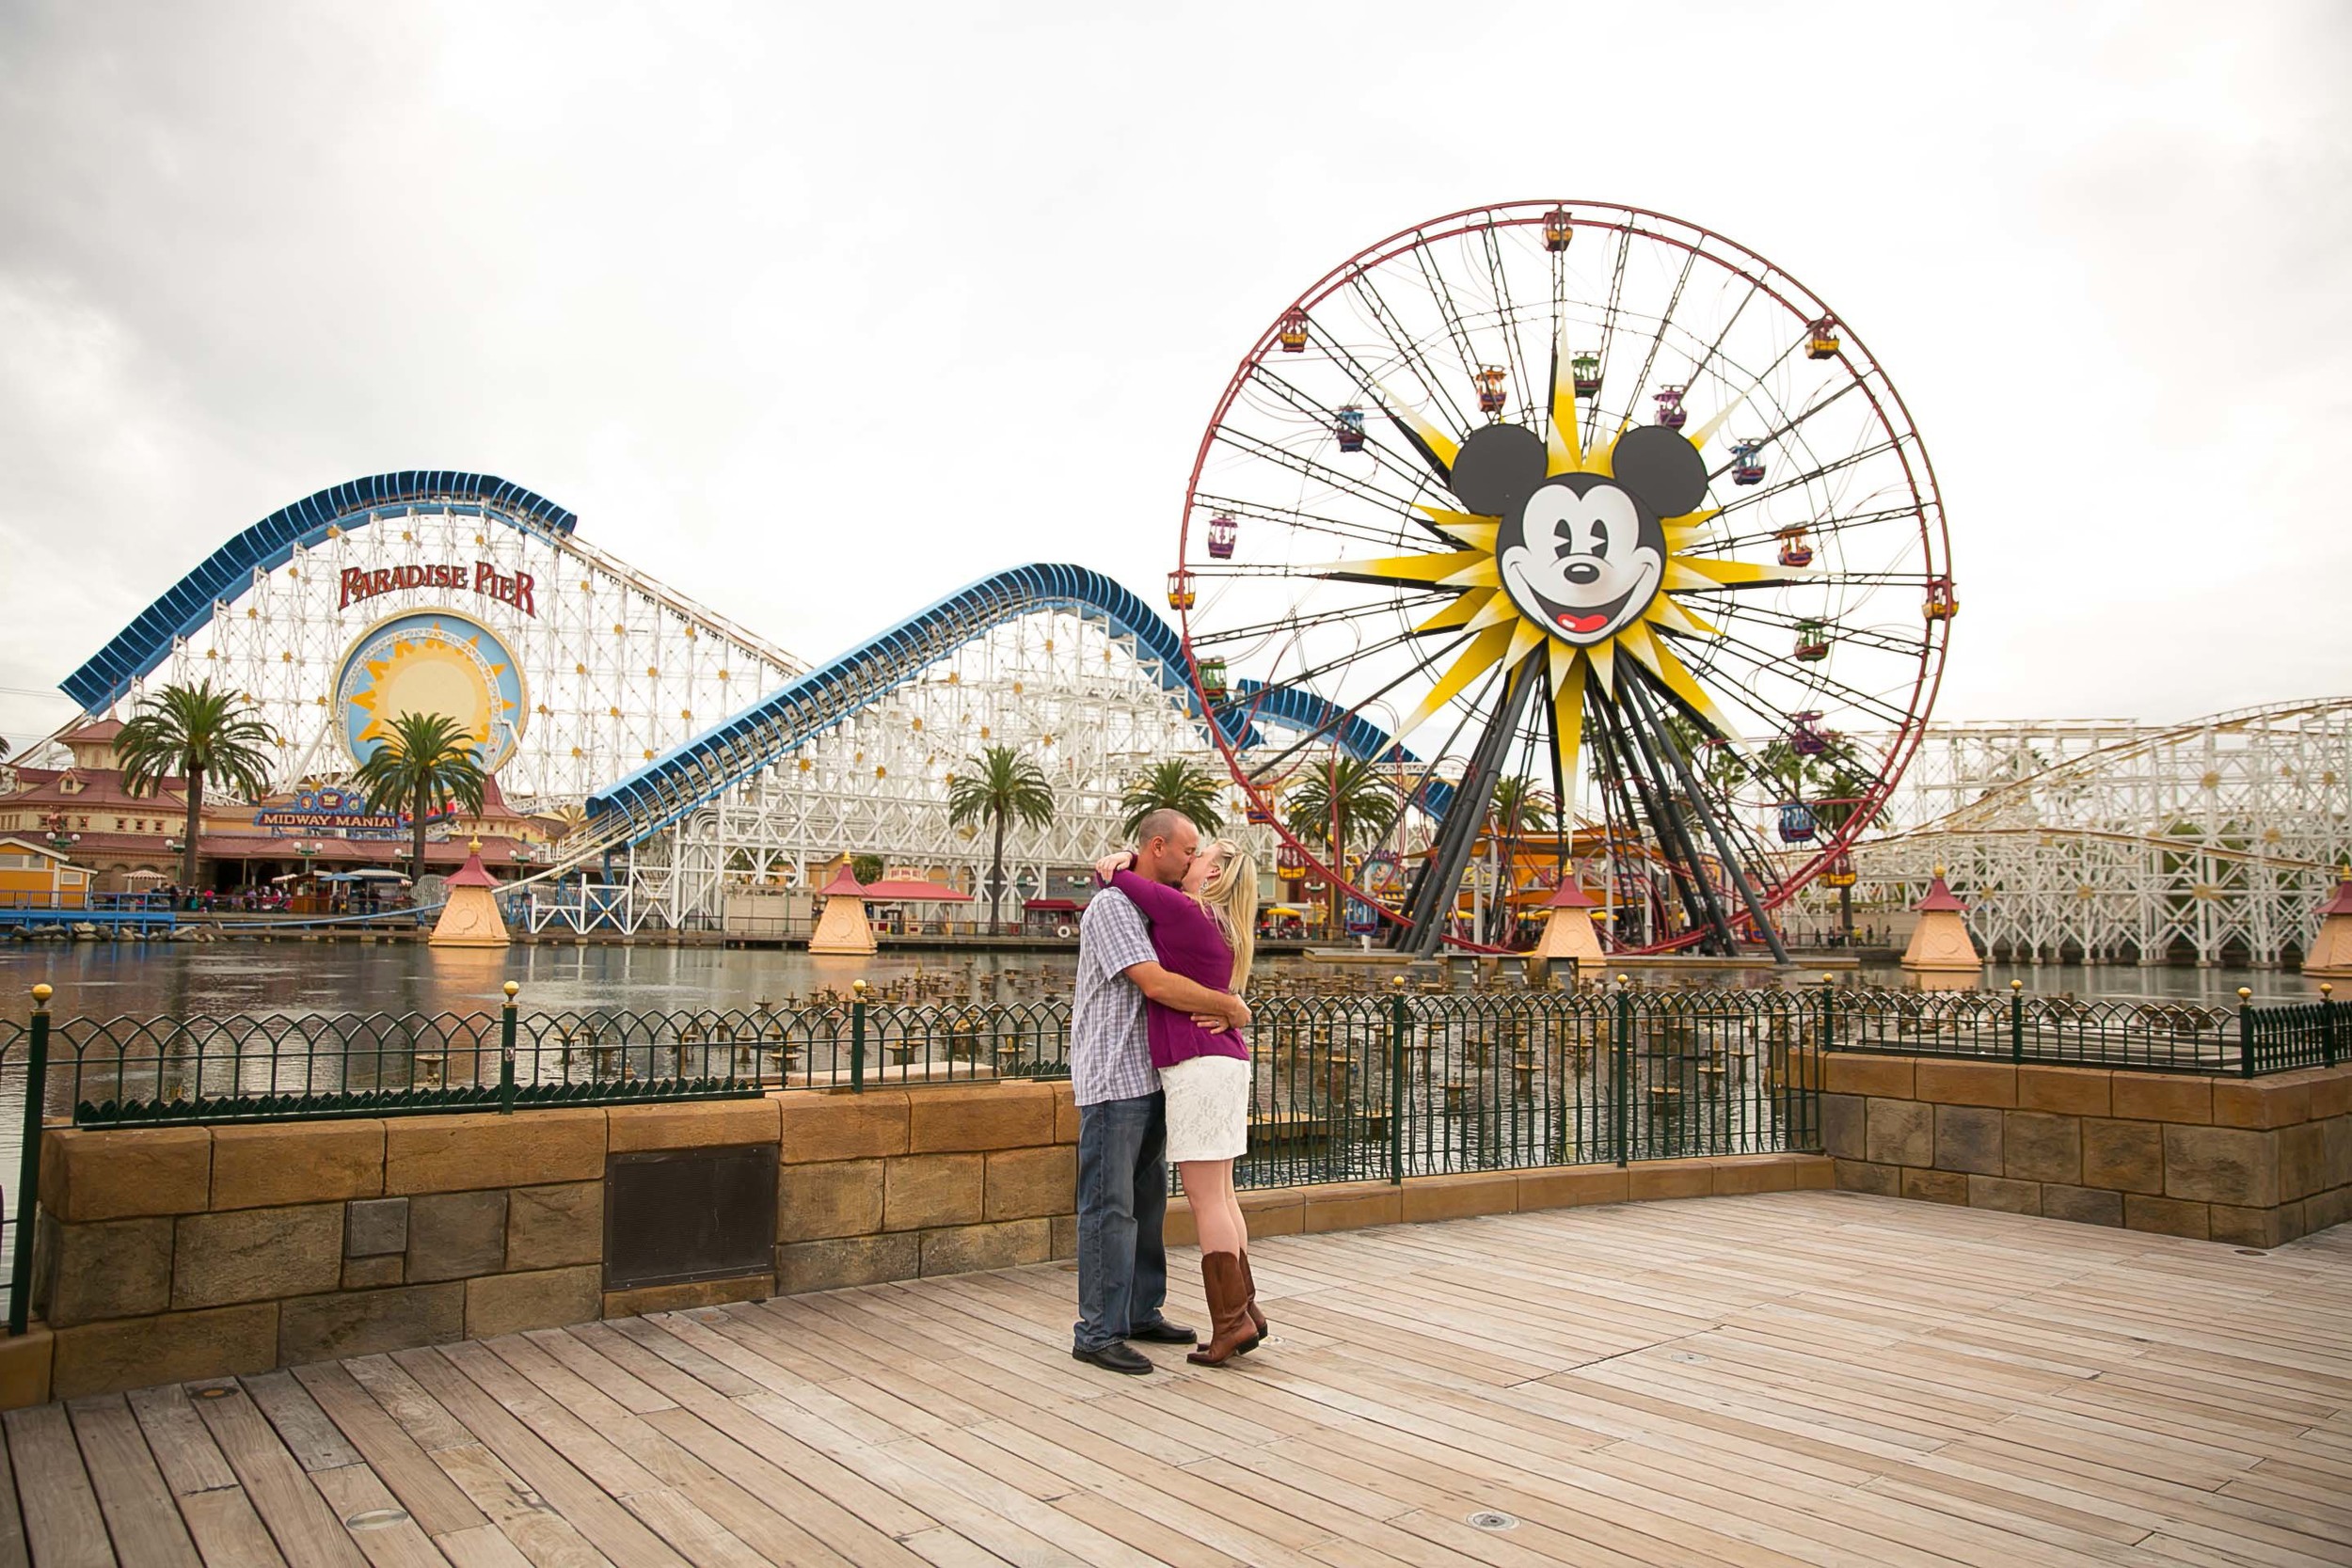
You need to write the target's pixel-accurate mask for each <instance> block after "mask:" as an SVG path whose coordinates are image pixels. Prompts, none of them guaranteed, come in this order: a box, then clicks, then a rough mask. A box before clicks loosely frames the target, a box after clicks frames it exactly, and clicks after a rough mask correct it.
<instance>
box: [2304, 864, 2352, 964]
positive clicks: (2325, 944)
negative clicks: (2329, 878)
mask: <svg viewBox="0 0 2352 1568" xmlns="http://www.w3.org/2000/svg"><path fill="white" fill-rule="evenodd" d="M2303 973H2304V974H2309V975H2311V976H2312V977H2313V978H2314V979H2320V980H2352V865H2347V866H2345V867H2344V875H2343V876H2342V877H2341V878H2339V879H2337V881H2336V895H2335V896H2334V897H2333V898H2330V899H2328V902H2326V903H2325V904H2322V905H2321V906H2320V907H2319V935H2318V936H2317V937H2316V938H2314V939H2312V950H2311V951H2310V952H2309V953H2306V954H2304V955H2303Z"/></svg>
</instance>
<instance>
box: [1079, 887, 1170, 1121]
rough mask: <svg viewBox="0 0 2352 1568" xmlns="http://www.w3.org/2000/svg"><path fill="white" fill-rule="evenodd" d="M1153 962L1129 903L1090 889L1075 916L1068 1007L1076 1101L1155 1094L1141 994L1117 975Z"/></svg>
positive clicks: (1148, 938) (1148, 935)
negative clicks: (1074, 976)
mask: <svg viewBox="0 0 2352 1568" xmlns="http://www.w3.org/2000/svg"><path fill="white" fill-rule="evenodd" d="M1158 961H1159V955H1157V954H1156V953H1154V952H1152V929H1151V927H1149V926H1148V925H1146V924H1145V923H1144V918H1143V913H1142V911H1139V910H1137V909H1136V906H1135V903H1134V901H1133V900H1131V899H1129V898H1128V896H1127V895H1125V894H1123V893H1120V891H1119V890H1118V889H1116V888H1104V890H1103V891H1102V892H1100V893H1098V894H1096V895H1094V897H1093V900H1092V901H1091V902H1089V904H1088V905H1087V907H1086V913H1084V914H1083V915H1081V916H1079V917H1078V988H1077V993H1076V995H1075V996H1074V997H1073V999H1072V1001H1071V1005H1070V1082H1071V1088H1072V1090H1073V1094H1074V1097H1075V1099H1076V1100H1077V1102H1078V1103H1079V1104H1081V1105H1094V1104H1099V1103H1100V1102H1102V1101H1105V1100H1134V1099H1137V1098H1139V1097H1140V1096H1143V1095H1147V1094H1154V1093H1157V1092H1158V1090H1159V1086H1160V1075H1159V1073H1158V1072H1157V1071H1155V1070H1154V1069H1152V1036H1151V1032H1150V1030H1149V1028H1148V1027H1147V1026H1146V1024H1145V1022H1144V1013H1143V992H1141V991H1139V990H1136V983H1135V982H1134V981H1133V980H1130V979H1128V978H1127V976H1126V974H1125V973H1124V972H1125V971H1126V970H1128V969H1130V968H1132V967H1133V966H1135V965H1136V964H1148V963H1157V962H1158Z"/></svg>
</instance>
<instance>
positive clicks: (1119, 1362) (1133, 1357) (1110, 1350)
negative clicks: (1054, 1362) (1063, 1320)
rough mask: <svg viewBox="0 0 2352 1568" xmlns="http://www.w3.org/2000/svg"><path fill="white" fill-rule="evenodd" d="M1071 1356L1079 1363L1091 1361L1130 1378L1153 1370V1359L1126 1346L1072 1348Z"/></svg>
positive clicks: (1108, 1370) (1104, 1368) (1107, 1370)
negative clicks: (1093, 1348)
mask: <svg viewBox="0 0 2352 1568" xmlns="http://www.w3.org/2000/svg"><path fill="white" fill-rule="evenodd" d="M1070 1354H1071V1356H1072V1358H1073V1359H1074V1360H1078V1361H1091V1362H1093V1363H1094V1364H1095V1365H1096V1366H1098V1367H1100V1368H1102V1369H1103V1370H1104V1371H1106V1372H1125V1373H1126V1374H1127V1375H1128V1376H1129V1377H1141V1376H1142V1375H1143V1374H1144V1373H1145V1372H1148V1371H1150V1370H1152V1359H1151V1357H1149V1356H1147V1355H1144V1354H1141V1353H1139V1352H1136V1351H1131V1350H1129V1349H1128V1348H1127V1347H1126V1346H1124V1345H1104V1347H1103V1348H1102V1349H1101V1350H1079V1349H1078V1348H1076V1347H1075V1346H1073V1347H1072V1348H1071V1352H1070Z"/></svg>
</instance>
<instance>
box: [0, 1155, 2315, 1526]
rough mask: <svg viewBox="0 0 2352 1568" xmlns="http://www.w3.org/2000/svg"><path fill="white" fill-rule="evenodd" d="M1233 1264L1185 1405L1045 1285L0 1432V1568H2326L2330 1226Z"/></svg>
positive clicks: (1887, 1207) (1186, 1289) (900, 1293)
mask: <svg viewBox="0 0 2352 1568" xmlns="http://www.w3.org/2000/svg"><path fill="white" fill-rule="evenodd" d="M1255 1257H1256V1267H1257V1275H1258V1279H1259V1284H1260V1288H1261V1290H1262V1291H1263V1299H1264V1305H1265V1306H1266V1307H1267V1309H1268V1311H1269V1312H1270V1314H1271V1315H1272V1317H1273V1320H1274V1323H1275V1325H1276V1332H1277V1335H1278V1336H1279V1338H1277V1339H1276V1340H1275V1341H1274V1342H1272V1343H1269V1344H1268V1345H1266V1346H1265V1347H1263V1349H1261V1350H1260V1351H1259V1352H1258V1353H1257V1354H1255V1355H1253V1356H1251V1357H1249V1358H1248V1361H1247V1362H1246V1363H1244V1364H1243V1365H1242V1366H1241V1367H1240V1368H1239V1369H1238V1370H1200V1369H1194V1368H1188V1367H1185V1366H1184V1362H1183V1360H1182V1358H1181V1355H1180V1354H1178V1353H1176V1352H1174V1351H1170V1350H1167V1349H1165V1348H1155V1355H1154V1358H1155V1359H1156V1360H1157V1361H1158V1362H1159V1364H1160V1370H1159V1371H1158V1372H1157V1373H1155V1374H1154V1375H1152V1376H1150V1377H1147V1378H1120V1377H1113V1376H1110V1375H1108V1374H1104V1373H1098V1372H1095V1371H1093V1370H1090V1369H1088V1368H1085V1367H1082V1366H1080V1365H1078V1364H1077V1363H1075V1362H1073V1361H1072V1360H1071V1359H1070V1356H1069V1354H1068V1345H1069V1320H1070V1316H1071V1301H1072V1296H1073V1282H1072V1279H1071V1274H1070V1269H1069V1266H1068V1265H1047V1266H1042V1267H1039V1268H1032V1269H1022V1270H1017V1271H1013V1272H1009V1273H1004V1274H994V1275H966V1276H962V1277H960V1278H948V1279H933V1280H926V1281H923V1282H921V1283H919V1284H914V1285H903V1286H880V1287H873V1288H869V1289H866V1290H858V1291H841V1292H837V1293H834V1294H831V1295H824V1296H804V1297H798V1298H790V1299H784V1300H779V1301H775V1302H771V1303H768V1304H765V1305H761V1306H744V1307H725V1308H711V1309H704V1310H699V1311H693V1312H686V1313H680V1314H675V1315H670V1316H663V1317H655V1318H646V1319H632V1320H628V1321H624V1322H617V1323H594V1324H586V1325H582V1326H580V1327H578V1328H573V1329H568V1330H561V1331H549V1332H545V1333H538V1334H530V1335H522V1336H517V1337H514V1338H504V1339H494V1340H489V1341H486V1342H483V1343H470V1344H459V1345H451V1346H447V1347H444V1348H442V1349H437V1350H426V1351H413V1352H405V1353H402V1354H396V1355H390V1356H368V1357H362V1358H358V1359H355V1360H351V1361H347V1362H342V1363H327V1364H323V1365H319V1366H314V1367H305V1368H301V1369H298V1370H294V1371H293V1372H278V1373H273V1374H270V1375H269V1376H266V1377H255V1378H247V1379H245V1380H244V1381H243V1382H242V1383H230V1384H190V1385H184V1386H174V1387H167V1388H161V1389H154V1390H151V1391H148V1392H145V1393H141V1394H135V1395H132V1396H131V1397H129V1398H128V1399H127V1400H126V1399H121V1398H108V1399H97V1400H88V1401H83V1402H76V1403H74V1404H72V1406H70V1407H67V1406H57V1405H51V1406H48V1407H45V1408H42V1409H39V1410H29V1411H16V1412H12V1413H10V1414H9V1415H8V1418H7V1420H6V1431H7V1437H8V1445H7V1447H8V1457H9V1460H10V1461H11V1463H12V1466H13V1477H14V1484H13V1486H0V1497H6V1498H8V1504H7V1509H6V1517H5V1518H4V1519H0V1562H23V1561H24V1560H26V1547H27V1542H28V1541H29V1545H30V1559H31V1560H32V1561H33V1562H35V1563H37V1564H40V1565H41V1568H50V1565H53V1564H69V1563H70V1564H82V1563H88V1564H106V1563H112V1562H116V1561H120V1562H122V1563H124V1564H129V1565H133V1568H167V1565H180V1564H194V1563H198V1562H199V1561H200V1562H202V1563H206V1564H227V1563H240V1564H242V1563H277V1562H280V1561H283V1562H287V1563H291V1564H294V1568H318V1565H330V1568H331V1565H349V1568H362V1565H364V1564H374V1565H377V1568H394V1565H407V1564H418V1565H431V1564H441V1563H449V1564H454V1565H457V1568H493V1565H496V1568H518V1565H521V1564H526V1563H531V1564H539V1565H542V1568H556V1565H566V1568H568V1565H572V1564H596V1563H604V1562H612V1563H615V1564H622V1565H626V1568H634V1565H637V1564H679V1563H691V1564H696V1565H704V1564H714V1565H715V1564H746V1565H753V1564H762V1563H775V1564H793V1565H799V1564H814V1563H841V1562H855V1563H901V1564H913V1563H917V1562H930V1563H937V1564H943V1565H963V1564H989V1563H996V1562H999V1561H1003V1562H1010V1563H1054V1564H1072V1565H1084V1568H1100V1565H1110V1564H1123V1563H1150V1562H1171V1563H1184V1564H1195V1563H1200V1564H1211V1563H1243V1564H1251V1565H1268V1564H1295V1565H1301V1568H1307V1565H1311V1568H1339V1565H1346V1568H1354V1565H1358V1564H1388V1563H1417V1564H1429V1565H1438V1564H1448V1565H1450V1564H1459V1563H1488V1564H1494V1565H1496V1568H1518V1565H1522V1564H1534V1563H1548V1562H1574V1563H1579V1564H1623V1563H1646V1564H1653V1565H1657V1568H1679V1565H1682V1564H1688V1563H1699V1562H1731V1563H1741V1564H1783V1563H1798V1562H1802V1563H1820V1564H1838V1565H1843V1568H1884V1565H1892V1564H1908V1565H1920V1568H1934V1565H1941V1564H1946V1563H1951V1562H1966V1563H1980V1564H1986V1565H1988V1568H1995V1565H1997V1568H2015V1565H2025V1568H2039V1565H2044V1564H2058V1563H2089V1562H2101V1563H2112V1562H2125V1563H2146V1564H2181V1563H2204V1564H2223V1565H2226V1564H2244V1563H2282V1564H2293V1565H2307V1564H2320V1563H2347V1562H2352V1227H2342V1228H2340V1229H2338V1230H2337V1231H2334V1232H2330V1233H2328V1234H2326V1235H2323V1236H2318V1237H2313V1238H2311V1239H2309V1240H2306V1241H2304V1242H2300V1243H2295V1244H2294V1245H2291V1246H2287V1247H2284V1248H2281V1249H2280V1250H2279V1251H2277V1252H2275V1253H2271V1254H2268V1255H2255V1256H2248V1255H2244V1254H2241V1253H2238V1252H2236V1251H2233V1249H2231V1248H2229V1247H2226V1246H2217V1245H2212V1244H2208V1243H2197V1242H2185V1241H2174V1240H2171V1239H2169V1238H2164V1237H2152V1236H2141V1235H2136V1234H2128V1233H2123V1232H2117V1231H2108V1230H2100V1229H2096V1228H2093V1227H2084V1226H2074V1225H2064V1224H2059V1223H2058V1222H2055V1221H2047V1220H2039V1219H2026V1218H2022V1217H2018V1216H2014V1215H2009V1214H2001V1213H1995V1212H1987V1211H1981V1210H1976V1211H1972V1210H1966V1209H1947V1208H1939V1207H1935V1206H1932V1205H1928V1204H1922V1203H1911V1202H1902V1201H1898V1200H1895V1199H1888V1198H1872V1197H1863V1196H1850V1195H1841V1194H1835V1193H1784V1194H1773V1195H1769V1196H1756V1197H1737V1198H1706V1199H1699V1200H1695V1201H1691V1202H1683V1203H1652V1204H1637V1205H1626V1206H1619V1207H1613V1208H1604V1209H1580V1210H1568V1211H1564V1212H1554V1213H1539V1214H1520V1215H1512V1216H1497V1217H1493V1218H1486V1219H1474V1220H1461V1221H1455V1222H1453V1223H1449V1224H1444V1225H1429V1226H1413V1227H1394V1228H1390V1229H1383V1230H1372V1231H1358V1232H1352V1233H1344V1234H1336V1235H1324V1236H1309V1237H1283V1238H1270V1239H1268V1240H1267V1241H1265V1242H1264V1243H1263V1244H1262V1245H1261V1246H1260V1247H1259V1248H1258V1250H1257V1252H1256V1255H1255ZM1179 1267H1180V1272H1181V1274H1182V1275H1183V1277H1182V1278H1181V1280H1180V1281H1179V1284H1178V1287H1177V1289H1178V1301H1179V1303H1180V1304H1183V1305H1184V1306H1189V1305H1190V1304H1191V1303H1192V1302H1193V1301H1194V1300H1195V1299H1196V1297H1195V1291H1197V1288H1198V1281H1197V1276H1196V1275H1195V1274H1194V1272H1193V1269H1192V1264H1191V1258H1190V1255H1189V1254H1186V1255H1181V1256H1180V1259H1179ZM1193 1315H1195V1316H1197V1315H1198V1314H1197V1313H1195V1314H1193ZM1482 1513H1499V1514H1502V1515H1505V1516H1507V1517H1505V1518H1501V1519H1495V1518H1488V1519H1487V1520H1486V1524H1487V1525H1488V1526H1501V1527H1502V1528H1481V1527H1479V1526H1478V1525H1475V1524H1473V1523H1471V1522H1469V1521H1470V1518H1471V1516H1473V1515H1479V1514H1482ZM20 1521H21V1524H20Z"/></svg>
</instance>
